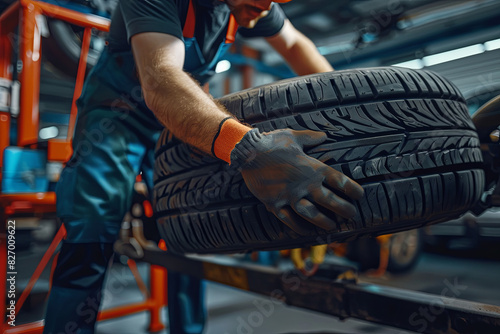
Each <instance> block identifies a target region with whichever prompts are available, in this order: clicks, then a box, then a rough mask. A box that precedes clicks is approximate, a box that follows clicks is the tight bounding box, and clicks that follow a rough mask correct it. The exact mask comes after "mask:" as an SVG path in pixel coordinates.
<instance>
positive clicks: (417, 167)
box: [153, 67, 484, 253]
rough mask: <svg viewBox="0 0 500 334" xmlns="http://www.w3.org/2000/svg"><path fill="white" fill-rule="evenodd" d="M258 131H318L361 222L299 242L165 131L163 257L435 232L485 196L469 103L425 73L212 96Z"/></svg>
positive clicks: (157, 204)
mask: <svg viewBox="0 0 500 334" xmlns="http://www.w3.org/2000/svg"><path fill="white" fill-rule="evenodd" d="M218 102H219V103H220V104H222V105H224V106H225V107H226V108H227V109H228V110H229V111H230V112H231V113H233V114H234V115H235V116H236V117H237V118H238V119H240V120H241V121H242V122H245V123H248V124H250V125H251V126H253V127H256V128H259V130H260V131H261V132H267V131H272V130H275V129H282V128H291V129H294V130H306V129H308V130H315V131H323V132H324V133H326V134H327V136H328V140H327V141H326V142H325V143H323V144H321V145H319V146H317V147H314V148H311V149H309V150H308V151H307V153H308V154H309V155H311V156H312V157H314V158H317V159H319V160H321V161H322V162H324V163H326V164H328V165H330V166H331V167H333V168H335V169H336V170H338V171H341V172H342V173H344V174H346V175H347V176H349V177H350V178H352V179H354V180H356V181H357V182H358V183H360V184H361V185H362V186H363V188H364V189H365V196H364V198H363V199H362V200H360V201H356V202H355V203H354V204H355V206H356V207H357V209H358V214H357V215H356V217H354V218H353V219H344V218H342V217H339V216H336V215H335V214H333V213H332V214H331V216H332V217H333V218H334V219H335V221H336V222H337V227H336V228H335V229H333V230H330V231H326V230H323V229H320V228H318V227H315V226H313V225H311V229H310V233H309V234H307V235H298V234H297V233H295V232H294V231H293V230H291V229H290V228H288V227H287V226H286V225H285V224H283V223H281V222H280V221H279V220H278V219H277V218H275V217H274V216H273V215H272V214H271V213H269V212H268V211H267V210H266V209H265V207H264V205H263V204H262V203H260V202H259V200H257V199H256V198H255V197H254V196H253V195H252V194H251V193H250V192H249V191H248V189H247V187H246V185H245V183H244V180H243V179H242V177H241V174H240V173H239V172H238V171H237V170H236V169H235V168H233V167H231V166H229V165H227V164H226V163H224V162H222V161H220V160H218V159H215V158H212V157H209V156H207V155H204V154H201V153H200V152H198V151H197V150H196V149H194V148H192V147H190V146H188V145H186V144H184V143H182V142H180V141H179V140H178V139H176V138H175V137H173V136H172V134H171V133H170V132H169V131H168V130H165V131H164V132H163V134H162V136H161V138H160V140H159V142H158V145H157V151H156V166H155V169H156V175H155V187H154V191H153V202H154V204H153V205H154V208H155V210H156V214H157V219H158V227H159V230H160V233H161V235H162V237H163V238H164V239H165V241H166V242H167V246H168V248H169V250H171V251H175V252H179V253H232V252H243V251H249V250H271V249H286V248H297V247H305V246H309V245H314V244H325V243H330V242H334V241H339V242H344V241H350V240H353V239H356V238H359V237H360V236H366V235H380V234H385V233H392V232H397V231H403V230H408V229H411V228H416V227H420V226H424V225H428V224H433V223H438V222H440V221H445V220H449V219H452V218H454V217H457V216H459V215H460V214H462V213H464V212H466V211H467V210H468V209H469V208H471V206H472V205H473V204H474V203H475V202H476V201H477V200H478V199H479V198H480V196H481V194H482V193H483V188H484V172H483V170H482V156H481V151H480V148H479V140H478V137H477V133H476V131H475V128H474V125H473V124H472V121H471V119H470V116H469V114H468V110H467V106H466V104H465V101H464V98H463V96H462V95H461V93H460V92H459V91H458V89H457V88H456V87H455V86H454V85H453V84H451V83H450V82H449V81H448V80H446V79H445V78H443V77H441V76H439V75H438V74H436V73H433V72H430V71H425V70H409V69H402V68H393V67H387V68H368V69H358V70H346V71H336V72H329V73H321V74H314V75H309V76H303V77H297V78H293V79H287V80H283V81H278V82H275V83H273V84H269V85H265V86H260V87H256V88H252V89H248V90H245V91H241V92H238V93H234V94H230V95H227V96H224V97H222V98H220V99H218Z"/></svg>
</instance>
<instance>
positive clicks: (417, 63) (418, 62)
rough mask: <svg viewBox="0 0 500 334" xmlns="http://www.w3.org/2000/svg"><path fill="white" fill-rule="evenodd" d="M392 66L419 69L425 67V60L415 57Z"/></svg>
mask: <svg viewBox="0 0 500 334" xmlns="http://www.w3.org/2000/svg"><path fill="white" fill-rule="evenodd" d="M392 66H398V67H406V68H411V69H414V70H419V69H421V68H423V67H424V62H423V61H422V59H413V60H409V61H405V62H402V63H398V64H394V65H392Z"/></svg>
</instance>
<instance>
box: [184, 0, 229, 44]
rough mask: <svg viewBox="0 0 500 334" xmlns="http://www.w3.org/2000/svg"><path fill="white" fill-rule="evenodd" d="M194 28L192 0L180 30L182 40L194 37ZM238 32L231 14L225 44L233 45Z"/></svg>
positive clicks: (194, 17) (194, 18)
mask: <svg viewBox="0 0 500 334" xmlns="http://www.w3.org/2000/svg"><path fill="white" fill-rule="evenodd" d="M195 26H196V13H195V11H194V5H193V0H189V7H188V12H187V16H186V22H185V23H184V28H183V29H182V35H183V36H184V38H193V37H194V28H195ZM237 30H238V23H236V19H235V18H234V16H233V14H231V15H230V16H229V24H228V27H227V33H226V41H225V42H226V44H231V43H234V40H235V35H236V31H237Z"/></svg>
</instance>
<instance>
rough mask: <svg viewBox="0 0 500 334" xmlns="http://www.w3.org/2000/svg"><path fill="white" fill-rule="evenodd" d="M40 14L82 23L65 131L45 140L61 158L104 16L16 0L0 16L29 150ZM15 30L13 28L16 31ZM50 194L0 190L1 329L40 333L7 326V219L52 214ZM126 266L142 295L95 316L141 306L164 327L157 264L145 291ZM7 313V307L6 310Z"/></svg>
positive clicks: (2, 128) (0, 72)
mask: <svg viewBox="0 0 500 334" xmlns="http://www.w3.org/2000/svg"><path fill="white" fill-rule="evenodd" d="M40 15H45V16H48V17H52V18H55V19H59V20H63V21H66V22H68V23H71V24H74V25H77V26H80V27H83V28H84V34H83V40H82V46H81V54H80V60H79V64H78V72H77V76H76V83H75V90H74V93H73V103H72V107H71V114H70V121H69V127H68V136H67V138H66V139H65V140H55V139H51V140H49V142H48V149H47V158H48V160H50V161H57V162H61V163H65V162H66V161H67V160H68V159H69V157H70V156H71V152H72V151H71V139H72V135H73V131H74V126H75V122H76V116H77V107H76V103H75V102H76V100H77V99H78V97H79V96H80V94H81V91H82V87H83V82H84V78H85V70H86V65H87V55H88V51H89V45H90V39H91V32H92V29H97V30H100V31H108V30H109V20H107V19H104V18H102V17H99V16H96V15H90V14H83V13H80V12H77V11H74V10H70V9H67V8H63V7H60V6H56V5H53V4H49V3H45V2H41V1H32V0H20V1H17V2H15V3H13V4H12V5H11V6H10V7H9V8H7V9H6V10H5V11H4V12H3V13H2V14H1V16H0V78H2V79H4V80H5V81H7V82H9V81H11V80H12V77H13V71H14V69H13V68H15V66H13V64H12V54H13V52H14V51H15V48H16V47H17V45H16V44H15V43H14V42H13V41H14V40H15V39H16V38H13V37H19V38H17V41H18V46H19V55H20V56H19V58H20V61H21V62H22V71H21V73H20V77H19V80H20V82H21V89H20V108H19V109H20V110H19V115H18V118H17V120H18V129H17V130H18V137H17V146H19V147H23V148H26V147H27V148H30V149H34V148H36V147H37V141H38V129H39V108H38V107H39V91H40V66H41V51H42V49H41V44H42V43H41V42H42V39H41V33H40V29H39V27H38V23H37V17H38V16H40ZM17 29H19V30H18V31H17ZM11 117H12V116H11V114H10V113H9V112H6V111H0V179H1V178H2V175H1V168H2V163H3V152H4V149H5V148H6V147H8V146H9V142H10V138H9V133H10V131H11ZM55 203H56V196H55V193H54V192H37V193H19V194H17V193H14V194H10V193H9V194H5V193H1V192H0V210H1V211H0V268H1V271H0V300H1V301H2V302H1V305H0V316H1V317H2V318H1V322H0V329H1V330H2V333H6V334H11V333H41V332H42V330H43V321H38V322H34V323H29V324H25V325H16V326H15V327H11V326H9V325H8V323H7V322H6V321H5V319H6V311H7V308H6V305H5V303H4V301H5V300H6V297H7V295H6V291H7V287H6V284H7V277H6V273H7V270H6V269H7V254H8V253H7V246H8V244H7V241H8V240H7V239H8V238H7V236H8V234H7V228H6V226H7V223H8V221H9V220H10V219H12V220H14V219H16V217H44V216H46V215H49V216H54V215H55V211H56V209H55ZM65 234H66V231H65V229H64V226H62V227H61V229H60V230H59V232H58V233H57V235H56V237H55V239H54V240H53V241H52V244H51V245H50V247H49V249H48V250H47V252H46V253H45V255H44V257H43V258H42V260H41V262H40V263H39V264H38V266H37V268H36V269H35V271H34V273H33V275H32V277H31V279H30V281H29V283H28V285H27V287H26V289H25V290H24V291H23V293H22V294H21V296H19V298H18V299H17V301H16V304H15V314H17V313H18V312H19V311H20V309H21V307H22V305H23V303H24V302H25V300H26V298H27V297H28V295H29V293H30V291H31V289H32V288H33V286H34V284H35V282H36V280H37V279H38V278H39V276H40V274H41V273H42V271H43V270H44V268H45V267H46V266H47V264H48V263H49V262H50V259H51V258H52V257H53V256H54V253H55V251H56V249H57V246H58V244H59V243H60V241H61V240H62V239H63V238H64V236H65ZM129 267H130V269H131V270H132V272H133V273H134V277H135V278H136V281H137V283H138V285H139V287H143V288H142V289H141V290H142V291H143V294H144V300H143V301H139V302H137V303H134V304H129V305H123V306H121V307H117V308H113V309H110V310H105V311H103V312H101V313H100V314H99V316H98V319H100V320H106V319H112V318H117V317H122V316H125V315H128V314H132V313H137V312H142V311H147V312H149V314H150V325H149V330H151V331H159V330H161V329H162V328H164V325H163V323H162V322H161V316H160V312H161V309H162V307H163V306H164V305H166V299H165V297H164V296H165V282H166V272H165V270H164V269H163V268H160V267H158V266H154V265H152V266H151V267H150V272H149V273H150V275H149V279H150V291H149V292H148V291H147V290H146V289H144V287H145V284H144V282H142V280H141V279H140V276H139V275H138V271H137V268H136V266H135V262H134V261H133V260H131V261H129ZM9 312H10V311H9Z"/></svg>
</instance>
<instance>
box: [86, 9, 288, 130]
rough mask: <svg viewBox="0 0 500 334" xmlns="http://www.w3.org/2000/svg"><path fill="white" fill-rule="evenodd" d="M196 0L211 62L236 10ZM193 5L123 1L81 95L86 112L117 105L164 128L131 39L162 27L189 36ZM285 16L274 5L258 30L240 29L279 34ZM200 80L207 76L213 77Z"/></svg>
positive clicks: (198, 30) (199, 36)
mask: <svg viewBox="0 0 500 334" xmlns="http://www.w3.org/2000/svg"><path fill="white" fill-rule="evenodd" d="M193 1H194V2H193V3H194V6H195V12H196V25H195V34H194V37H195V38H196V40H197V42H198V44H199V46H200V49H201V52H202V54H203V56H204V58H205V61H206V62H211V61H212V60H215V59H214V57H215V56H219V55H217V54H216V52H217V50H218V48H219V45H220V44H221V43H224V41H225V38H226V31H227V26H228V22H229V16H230V11H229V8H228V7H227V5H226V4H225V3H223V2H221V1H219V0H193ZM188 6H189V0H120V1H119V5H118V7H117V9H116V10H115V12H114V14H113V17H112V20H111V27H110V32H109V35H108V43H107V44H108V46H107V47H106V48H105V50H104V51H103V55H101V57H100V59H99V62H98V63H97V64H96V66H95V67H94V69H93V70H92V72H91V73H90V74H89V77H88V78H87V81H86V84H85V87H84V91H83V93H82V97H81V98H80V99H79V100H78V106H79V107H80V112H85V111H88V110H91V109H94V108H96V107H100V106H111V107H112V108H113V109H124V110H125V109H126V110H129V111H130V110H132V111H133V115H134V117H136V118H139V121H141V122H143V121H146V122H148V123H150V124H151V125H152V126H155V127H159V124H158V122H157V121H156V119H155V117H154V115H153V113H152V112H151V111H150V110H149V109H148V108H147V106H146V104H145V102H144V99H143V97H142V93H141V87H140V82H139V79H138V77H137V73H136V70H135V63H134V59H133V56H132V52H131V47H130V38H131V37H132V36H134V35H136V34H139V33H143V32H159V33H165V34H169V35H173V36H175V37H178V38H179V39H183V37H182V29H183V26H184V22H185V20H186V16H187V11H188ZM284 21H285V15H284V13H283V11H282V10H281V8H280V7H279V5H277V4H273V7H272V9H271V10H270V12H269V14H268V15H267V16H266V17H264V18H262V19H260V20H259V21H258V23H257V25H256V26H255V27H254V28H253V29H245V28H239V29H238V33H239V34H241V35H242V36H244V37H269V36H273V35H275V34H276V33H278V32H279V31H280V30H281V28H282V27H283V24H284ZM188 61H189V59H187V58H186V62H188ZM185 67H186V64H185ZM153 75H154V74H153ZM197 79H198V80H199V81H204V80H205V79H207V78H206V77H204V78H197ZM165 93H166V94H168V92H165Z"/></svg>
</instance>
